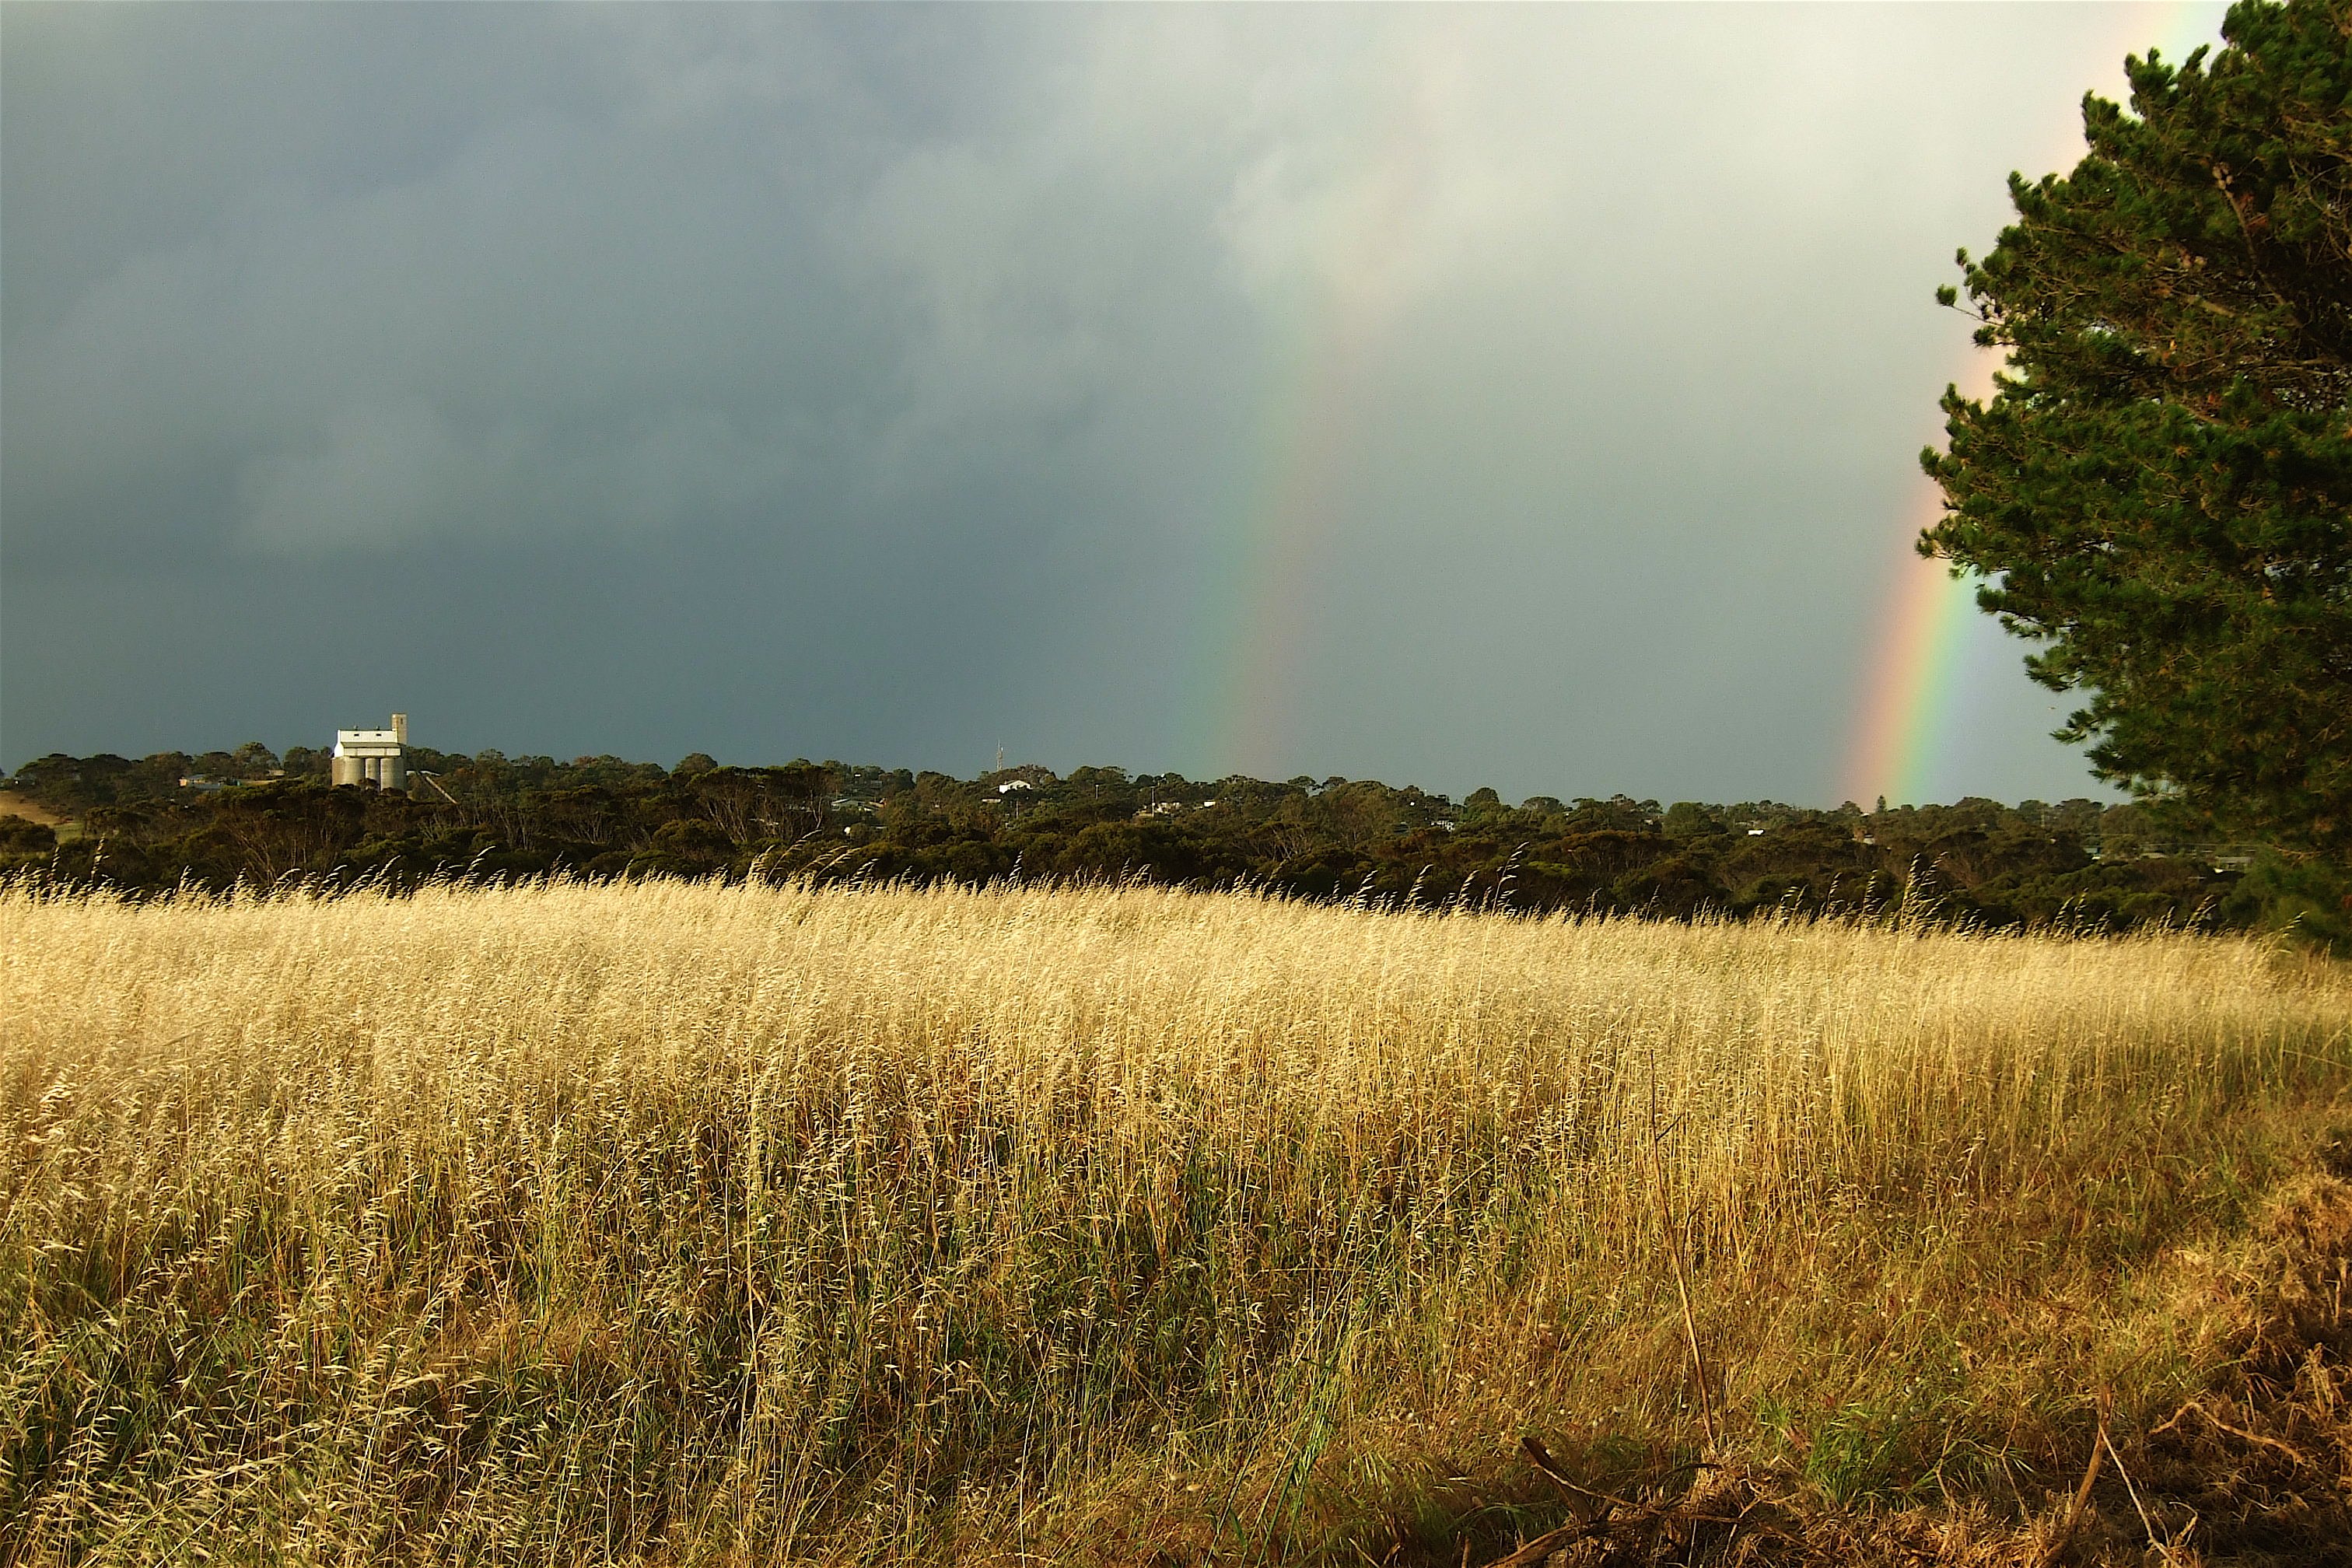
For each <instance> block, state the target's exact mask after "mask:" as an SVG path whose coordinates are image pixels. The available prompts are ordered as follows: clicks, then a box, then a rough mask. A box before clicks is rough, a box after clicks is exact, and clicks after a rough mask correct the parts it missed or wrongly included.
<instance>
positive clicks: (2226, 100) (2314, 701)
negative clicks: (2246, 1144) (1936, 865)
mask: <svg viewBox="0 0 2352 1568" xmlns="http://www.w3.org/2000/svg"><path fill="white" fill-rule="evenodd" d="M2222 32H2223V36H2224V37H2225V38H2226V40H2227V44H2226V47H2223V48H2222V49H2221V51H2220V52H2219V53H2218V54H2214V55H2212V56H2211V57H2210V58H2207V52H2206V51H2205V50H2203V49H2200V50H2198V51H2197V52H2196V53H2195V54H2193V55H2192V56H2191V57H2190V58H2189V60H2188V62H2187V63H2186V64H2183V65H2179V66H2175V65H2172V64H2168V63H2166V62H2165V61H2163V60H2161V59H2160V58H2158V56H2157V54H2156V53H2155V52H2154V51H2150V53H2149V54H2148V56H2147V58H2145V59H2142V58H2132V59H2130V60H2129V61H2128V62H2127V66H2126V68H2127V70H2128V73H2129V77H2130V81H2131V107H2130V110H2129V111H2128V112H2126V110H2124V109H2123V108H2122V107H2120V106H2118V105H2116V104H2115V103H2112V102H2109V101H2107V100H2104V99H2101V98H2099V97H2098V96H2096V95H2095V94H2092V95H2086V96H2085V98H2084V102H2083V124H2084V137H2085V139H2086V142H2087V143H2088V149H2089V150H2088V152H2087V153H2086V155H2085V156H2084V159H2083V160H2082V162H2081V163H2078V164H2077V165H2076V166H2075V168H2074V171H2073V173H2072V174H2067V175H2064V176H2063V177H2062V176H2060V175H2057V174H2051V175H2046V176H2044V177H2043V178H2042V180H2040V181H2039V182H2030V181H2028V180H2027V179H2025V178H2024V176H2022V175H2021V174H2011V176H2010V196H2011V202H2012V203H2013V205H2015V208H2016V212H2017V221H2016V222H2015V223H2014V224H2012V225H2011V226H2009V227H2008V228H2006V229H2004V230H2003V231H2002V232H2001V235H2000V243H1999V244H1998V245H1997V247H1995V248H1994V250H1993V252H1992V254H1990V256H1988V257H1986V258H1984V259H1983V260H1982V261H1980V262H1979V261H1971V260H1970V259H1969V256H1968V253H1967V252H1966V251H1962V252H1961V253H1960V256H1959V262H1960V265H1961V268H1962V269H1963V272H1964V277H1965V287H1966V291H1967V294H1968V297H1969V302H1970V305H1971V307H1972V308H1973V310H1974V312H1975V313H1976V314H1977V315H1978V316H1979V318H1980V320H1981V321H1982V325H1981V326H1980V327H1979V330H1978V331H1977V334H1976V338H1977V342H1979V343H1980V344H1982V345H1985V346H1987V347H1993V348H2000V349H2005V350H2006V351H2007V352H2008V361H2007V368H2006V370H2005V371H2004V372H2003V373H2002V374H2000V376H1998V377H1997V378H1996V384H1995V391H1994V394H1993V395H1992V397H1991V399H1990V401H1988V402H1984V403H1979V402H1977V401H1974V400H1972V399H1969V398H1967V397H1964V396H1962V395H1960V394H1959V393H1958V390H1957V389H1948V390H1947V391H1946V393H1945V395H1944V400H1943V407H1944V412H1945V415H1946V420H1947V425H1946V428H1947V431H1948V437H1949V439H1948V449H1947V450H1945V451H1942V452H1937V451H1936V450H1934V449H1933V448H1930V449H1929V450H1928V451H1927V452H1926V453H1924V454H1923V455H1922V462H1923V463H1924V465H1925V467H1926V468H1927V473H1928V474H1929V475H1930V476H1931V477H1932V478H1934V479H1936V480H1937V482H1938V483H1939V484H1941V486H1942V487H1943V489H1944V493H1945V498H1946V506H1947V513H1946V516H1945V518H1944V519H1943V521H1941V522H1939V523H1937V525H1936V526H1935V527H1933V528H1931V529H1929V530H1927V532H1926V534H1925V535H1924V536H1923V538H1922V540H1921V543H1920V549H1921V552H1923V553H1927V554H1935V555H1941V556H1943V557H1946V558H1948V559H1949V560H1950V561H1952V562H1954V563H1956V564H1957V565H1958V566H1962V567H1966V568H1968V569H1969V570H1970V571H1972V572H1975V573H1977V574H1979V575H1980V576H1982V577H1983V578H1984V579H1986V584H1985V586H1983V587H1982V588H1981V589H1980V590H1979V595H1978V598H1979V603H1981V604H1982V605H1983V606H1984V607H1985V608H1986V609H1988V610H1990V611H1992V612H1994V613H1996V614H1998V615H1999V616H2000V617H2001V619H2002V621H2003V623H2004V624H2005V625H2006V626H2009V628H2010V629H2011V630H2012V631H2016V632H2019V633H2021V634H2022V635H2024V636H2026V637H2029V638H2032V639H2034V640H2036V641H2038V642H2040V643H2042V644H2044V645H2045V646H2044V647H2042V649H2041V650H2040V651H2038V652H2036V653H2034V654H2033V655H2032V656H2031V657H2030V658H2028V659H2027V661H2026V662H2027V667H2028V668H2029V669H2030V670H2031V671H2032V674H2033V676H2034V677H2035V679H2038V680H2040V681H2042V683H2043V684H2045V685H2047V686H2049V687H2051V688H2053V689H2058V690H2078V691H2081V692H2083V693H2084V696H2085V698H2086V700H2085V702H2084V707H2083V708H2082V709H2081V710H2079V711H2077V712H2075V713H2074V715H2073V717H2072V718H2071V719H2070V720H2069V721H2068V723H2067V726H2066V728H2065V729H2064V730H2063V731H2060V733H2061V736H2062V738H2064V739H2066V740H2069V741H2084V740H2087V741H2091V742H2094V743H2093V745H2092V746H2091V750H2090V755H2091V758H2092V761H2093V763H2094V764H2095V769H2096V771H2097V772H2098V773H2100V775H2101V776H2103V777H2105V778H2107V779H2109V780H2111V781H2114V782H2116V783H2120V784H2129V785H2132V786H2134V787H2135V788H2137V789H2138V790H2140V791H2142V792H2143V793H2147V794H2151V795H2162V796H2170V797H2175V798H2177V799H2178V801H2179V803H2180V804H2181V805H2183V806H2185V807H2187V808H2189V809H2190V810H2192V811H2194V812H2196V813H2199V814H2201V815H2202V816H2204V817H2206V818H2207V819H2209V820H2213V821H2218V822H2221V823H2223V824H2226V825H2227V826H2229V827H2230V828H2231V829H2232V830H2235V831H2240V832H2250V833H2255V834H2259V835H2263V836H2265V837H2272V838H2273V839H2276V840H2278V841H2280V842H2282V843H2284V844H2287V845H2291V846H2295V847H2300V848H2303V849H2305V850H2311V849H2317V850H2322V851H2326V852H2330V853H2333V854H2336V855H2338V856H2340V855H2341V854H2342V853H2344V852H2346V851H2347V850H2352V5H2347V0H2289V3H2288V4H2286V5H2270V4H2264V3H2262V0H2242V3H2241V4H2239V5H2236V6H2234V7H2233V8H2232V9H2231V12H2230V14H2229V17H2228V20H2227V21H2226V22H2225V23H2224V25H2223V28H2222ZM1938 297H1939V298H1940V299H1941V300H1943V301H1944V302H1945V303H1946V304H1952V303H1954V302H1955V301H1956V300H1957V298H1958V289H1954V288H1946V289H1940V290H1938Z"/></svg>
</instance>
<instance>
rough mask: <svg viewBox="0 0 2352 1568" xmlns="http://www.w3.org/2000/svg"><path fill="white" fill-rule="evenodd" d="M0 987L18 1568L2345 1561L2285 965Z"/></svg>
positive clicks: (1085, 948) (1132, 949) (314, 970)
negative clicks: (62, 1566) (2156, 1554)
mask: <svg viewBox="0 0 2352 1568" xmlns="http://www.w3.org/2000/svg"><path fill="white" fill-rule="evenodd" d="M0 1021H5V1022H4V1023H0V1027H5V1040H0V1561H16V1562H26V1563H50V1562H90V1563H97V1562H117V1561H130V1560H146V1561H173V1562H178V1561H190V1560H195V1559H198V1558H206V1559H212V1560H221V1561H253V1562H262V1561H284V1562H330V1561H331V1562H354V1563H356V1562H363V1561H364V1562H381V1561H403V1560H407V1561H442V1560H460V1561H482V1562H493V1561H495V1562H508V1561H512V1562H549V1563H573V1562H601V1561H648V1562H660V1563H670V1562H677V1563H701V1562H713V1563H719V1562H724V1563H735V1562H747V1563H748V1562H778V1561H796V1562H797V1561H827V1562H849V1561H862V1562H902V1561H934V1562H948V1561H956V1562H965V1563H975V1562H982V1561H997V1562H1003V1563H1015V1562H1037V1561H1054V1562H1071V1563H1166V1564H1171V1565H1172V1564H1177V1563H1196V1562H1205V1561H1209V1560H1216V1561H1223V1562H1236V1563H1248V1562H1271V1561H1283V1562H1330V1563H1360V1562H1367V1561H1369V1562H1375V1563H1378V1562H1398V1563H1439V1562H1443V1563H1458V1562H1461V1561H1464V1560H1465V1558H1466V1559H1467V1560H1470V1561H1476V1562H1490V1561H1494V1560H1496V1559H1498V1558H1502V1557H1503V1556H1504V1555H1505V1554H1506V1553H1509V1552H1512V1551H1513V1549H1514V1548H1515V1546H1516V1545H1517V1543H1519V1542H1522V1541H1525V1540H1528V1539H1532V1538H1537V1537H1538V1536H1542V1535H1544V1534H1545V1533H1546V1532H1551V1531H1558V1532H1559V1533H1556V1534H1553V1535H1551V1537H1550V1544H1551V1545H1556V1546H1557V1547H1558V1548H1559V1552H1564V1553H1566V1555H1565V1556H1564V1557H1560V1556H1557V1555H1556V1556H1555V1558H1554V1560H1555V1561H1568V1562H1573V1563H1601V1562H1634V1561H1642V1562H1649V1561H1655V1560H1672V1561H1691V1562H1733V1561H1743V1560H1749V1559H1753V1560H1758V1561H1814V1560H1821V1561H1832V1560H1836V1561H1864V1560H1885V1561H1905V1562H1918V1561H1937V1560H1942V1561H1948V1562H1952V1563H1962V1562H1970V1563H1977V1562H1981V1563H1996V1562H1999V1563H2010V1562H2015V1563H2027V1562H2034V1561H2038V1560H2039V1559H2040V1557H2041V1555H2042V1553H2043V1552H2045V1551H2046V1550H2047V1549H2049V1548H2050V1547H2051V1546H2052V1545H2053V1543H2055V1542H2056V1541H2057V1538H2058V1537H2059V1535H2060V1533H2061V1532H2062V1531H2063V1530H2065V1529H2066V1528H2067V1527H2066V1525H2065V1520H2066V1516H2067V1515H2068V1514H2069V1512H2070V1511H2071V1510H2070V1507H2069V1502H2070V1500H2071V1498H2072V1497H2073V1495H2074V1492H2075V1489H2076V1483H2077V1481H2078V1480H2079V1479H2081V1477H2082V1475H2083V1472H2084V1463H2085V1460H2086V1459H2087V1458H2089V1457H2090V1456H2091V1455H2092V1454H2093V1452H2094V1451H2096V1452H2098V1453H2099V1455H2100V1457H2101V1466H2102V1468H2101V1472H2100V1474H2099V1475H2098V1476H2097V1477H2096V1478H2095V1479H2094V1481H2093V1483H2092V1485H2091V1489H2090V1491H2089V1493H2088V1497H2089V1502H2088V1506H2087V1507H2086V1508H2084V1510H2082V1512H2081V1515H2080V1517H2079V1518H2077V1519H2076V1520H2075V1521H2074V1524H2073V1526H2072V1530H2071V1544H2070V1546H2069V1550H2071V1551H2073V1552H2076V1553H2078V1554H2081V1555H2083V1556H2085V1557H2092V1558H2101V1557H2104V1558H2106V1559H2108V1560H2112V1561H2116V1562H2126V1561H2130V1562H2137V1561H2141V1560H2142V1558H2143V1556H2144V1555H2147V1554H2148V1553H2149V1552H2150V1548H2149V1542H2151V1541H2156V1542H2163V1543H2165V1544H2166V1546H2167V1547H2168V1549H2169V1550H2170V1551H2171V1552H2172V1554H2173V1558H2174V1560H2175V1561H2178V1562H2183V1563H2186V1562H2193V1561H2200V1560H2202V1561H2210V1562H2220V1561H2275V1562H2327V1561H2337V1562H2344V1561H2352V1555H2347V1548H2346V1547H2345V1546H2344V1544H2343V1542H2344V1541H2345V1540H2346V1538H2347V1535H2352V1513H2347V1509H2346V1492H2345V1484H2346V1477H2347V1474H2352V1427H2347V1423H2346V1421H2345V1419H2344V1416H2343V1413H2342V1408H2341V1406H2342V1404H2343V1402H2344V1401H2345V1400H2347V1399H2352V1373H2347V1371H2346V1368H2345V1365H2344V1363H2343V1356H2344V1353H2345V1352H2347V1350H2352V1324H2347V1318H2346V1315H2345V1303H2344V1300H2343V1297H2344V1290H2343V1287H2344V1284H2345V1280H2346V1273H2345V1270H2346V1263H2347V1257H2348V1256H2352V1183H2347V1182H2346V1181H2344V1180H2341V1179H2340V1177H2341V1176H2342V1175H2344V1174H2347V1173H2352V1147H2347V1145H2346V1143H2345V1142H2342V1141H2341V1140H2342V1138H2343V1132H2342V1130H2341V1129H2340V1128H2339V1126H2338V1122H2337V1118H2338V1116H2339V1115H2342V1114H2344V1113H2345V1112H2346V1110H2347V1107H2346V1105H2345V1104H2344V1102H2343V1101H2342V1100H2341V1096H2342V1093H2343V1091H2344V1090H2345V1089H2346V1088H2347V1084H2352V971H2347V968H2346V967H2344V966H2342V965H2340V964H2330V963H2326V961H2323V960H2318V959H2315V958H2311V957H2308V956H2303V955H2296V954H2294V953H2290V952H2284V951H2281V950H2278V949H2275V948H2272V947H2266V946H2261V945H2256V944H2252V943H2247V942H2236V941H2227V940H2218V939H2211V938H2198V937H2189V936H2177V935H2155V936H2139V937H2135V938H2131V939H2128V940H2117V941H2062V940H2055V939H2042V938H2031V937H2014V936H2011V937H1988V936H1979V935H1969V934H1966V933H1959V932H1952V931H1933V930H1923V929H1905V928H1904V927H1903V926H1902V925H1901V924H1900V923H1899V922H1897V923H1875V924H1864V923H1846V922H1833V921H1822V922H1814V923H1804V922H1798V923H1780V924H1769V923H1756V924H1745V925H1705V924H1701V925H1673V924H1664V923H1644V922H1639V921H1622V920H1610V921H1582V922H1579V921H1529V920H1520V919H1513V918H1507V917H1500V916H1491V915H1489V916H1473V915H1451V916H1446V915H1425V914H1399V913H1378V912H1370V911H1365V910H1349V909H1341V908H1332V907H1323V906H1308V905H1303V904H1297V903H1286V902H1280V901H1272V900H1256V899H1251V898H1245V897H1235V896H1224V895H1206V894H1185V893H1178V892H1171V891H1166V890H1157V889H1092V890H1087V889H1065V890H1049V889H1002V890H989V891H970V890H938V891H911V890H907V889H894V888H883V889H835V890H829V891H825V892H822V893H811V892H808V891H806V890H803V889H778V888H761V887H750V888H745V887H737V888H720V887H713V886H707V885H705V886H687V885H680V884H662V883H654V884H643V885H638V886H633V887H632V886H600V887H587V886H553V887H530V888H522V889H503V890H495V889H446V888H442V889H426V890H425V891H424V892H422V893H419V894H417V895H415V896H414V897H411V898H404V899H386V898H382V897H376V896H370V895H356V896H349V897H344V898H341V899H336V900H310V899H306V898H301V897H281V898H275V899H268V900H253V899H240V900H235V901H216V900H196V899H190V900H178V901H173V900H164V901H160V902H155V903H150V904H147V905H143V906H133V905H126V904H122V903H119V902H114V901H111V900H105V899H100V898H82V897H74V896H44V895H39V894H37V893H34V892H28V891H26V890H22V889H18V890H14V891H0ZM2331 1140H2336V1142H2331ZM1685 1302H1686V1303H1687V1306H1685ZM2103 1409H2104V1410H2105V1417H2104V1420H2105V1431H2106V1433H2107V1434H2108V1437H2107V1438H2106V1439H2101V1438H2100V1437H2099V1436H2097V1434H2098V1433H2099V1431H2100V1430H2101V1426H2100V1423H2101V1419H2102V1417H2101V1415H2100V1412H2101V1411H2102V1410H2103ZM1528 1439H1532V1440H1533V1442H1532V1444H1531V1445H1530V1444H1529V1443H1528V1441H1527V1440H1528ZM1548 1471H1549V1472H1550V1473H1547V1472H1548ZM1604 1499H1606V1500H1604ZM1544 1551H1545V1549H1544V1548H1540V1547H1539V1548H1538V1550H1537V1552H1535V1554H1534V1555H1533V1556H1528V1555H1527V1554H1524V1553H1522V1554H1521V1558H1520V1559H1519V1560H1522V1561H1527V1562H1534V1561H1539V1560H1541V1559H1542V1558H1543V1556H1544ZM2330 1552H2333V1553H2335V1555H2334V1556H2332V1557H2331V1556H2330V1555H2328V1554H2329V1553H2330ZM2200 1554H2201V1556H2200ZM2148 1560H2154V1559H2153V1557H2152V1556H2149V1557H2148Z"/></svg>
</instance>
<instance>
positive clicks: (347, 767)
mask: <svg viewBox="0 0 2352 1568" xmlns="http://www.w3.org/2000/svg"><path fill="white" fill-rule="evenodd" d="M330 776H331V778H332V779H333V781H334V782H335V783H336V784H373V785H374V786H375V787H376V788H378V789H406V788H407V787H408V715H407V714H405V713H395V714H394V715H393V716H392V728H391V729H389V730H338V731H335V760H334V763H333V765H332V769H331V774H330Z"/></svg>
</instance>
